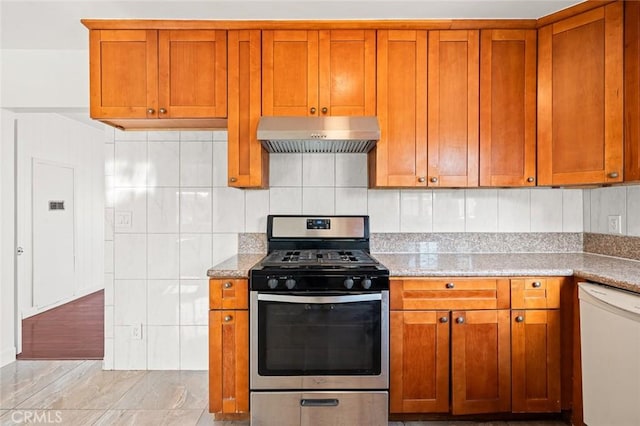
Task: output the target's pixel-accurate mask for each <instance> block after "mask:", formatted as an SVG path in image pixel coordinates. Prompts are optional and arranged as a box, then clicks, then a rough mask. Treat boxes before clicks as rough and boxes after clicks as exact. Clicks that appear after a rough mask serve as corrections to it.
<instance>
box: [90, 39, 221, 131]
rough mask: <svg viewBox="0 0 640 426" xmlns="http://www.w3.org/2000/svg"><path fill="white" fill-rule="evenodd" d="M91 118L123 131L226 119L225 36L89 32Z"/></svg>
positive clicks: (194, 125) (190, 125)
mask: <svg viewBox="0 0 640 426" xmlns="http://www.w3.org/2000/svg"><path fill="white" fill-rule="evenodd" d="M89 68H90V91H91V99H90V107H91V117H92V118H95V119H99V120H103V121H105V122H107V123H108V124H112V125H115V126H117V127H121V128H136V127H138V126H142V128H166V127H172V125H171V124H169V123H168V122H164V123H162V124H161V123H156V124H153V123H152V122H151V121H132V120H130V119H138V120H139V119H151V120H153V119H167V120H171V119H195V121H194V122H192V123H191V124H189V122H188V121H183V122H182V123H186V126H188V127H197V126H198V125H201V126H203V127H208V126H210V125H211V123H210V122H206V121H202V120H200V121H198V119H206V118H224V117H226V115H227V32H226V31H222V30H154V29H146V30H126V29H117V30H102V29H93V30H91V31H90V58H89Z"/></svg>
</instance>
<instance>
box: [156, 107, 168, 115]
mask: <svg viewBox="0 0 640 426" xmlns="http://www.w3.org/2000/svg"><path fill="white" fill-rule="evenodd" d="M158 112H159V113H160V114H166V113H167V110H166V109H164V108H160V109H159V110H158Z"/></svg>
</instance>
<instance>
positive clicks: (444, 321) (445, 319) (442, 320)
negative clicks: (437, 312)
mask: <svg viewBox="0 0 640 426" xmlns="http://www.w3.org/2000/svg"><path fill="white" fill-rule="evenodd" d="M440 322H441V323H443V324H444V323H446V322H449V318H447V317H440Z"/></svg>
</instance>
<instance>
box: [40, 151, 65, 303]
mask: <svg viewBox="0 0 640 426" xmlns="http://www.w3.org/2000/svg"><path fill="white" fill-rule="evenodd" d="M32 194H33V198H32V202H33V204H32V213H33V216H32V217H33V223H32V226H33V228H32V229H33V306H34V307H36V308H38V309H40V308H44V307H46V306H49V305H52V304H54V303H56V302H58V301H61V300H63V299H68V298H69V297H71V296H73V294H74V288H75V286H74V275H75V260H74V259H75V217H74V216H75V215H74V199H73V198H74V197H73V195H74V170H73V168H72V167H69V166H64V165H57V164H54V163H49V162H45V161H42V160H37V159H34V160H33V180H32Z"/></svg>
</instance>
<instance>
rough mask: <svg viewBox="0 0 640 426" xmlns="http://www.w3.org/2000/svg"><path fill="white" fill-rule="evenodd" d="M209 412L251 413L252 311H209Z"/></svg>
mask: <svg viewBox="0 0 640 426" xmlns="http://www.w3.org/2000/svg"><path fill="white" fill-rule="evenodd" d="M209 411H210V412H212V413H246V412H247V411H249V311H246V310H237V311H209Z"/></svg>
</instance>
